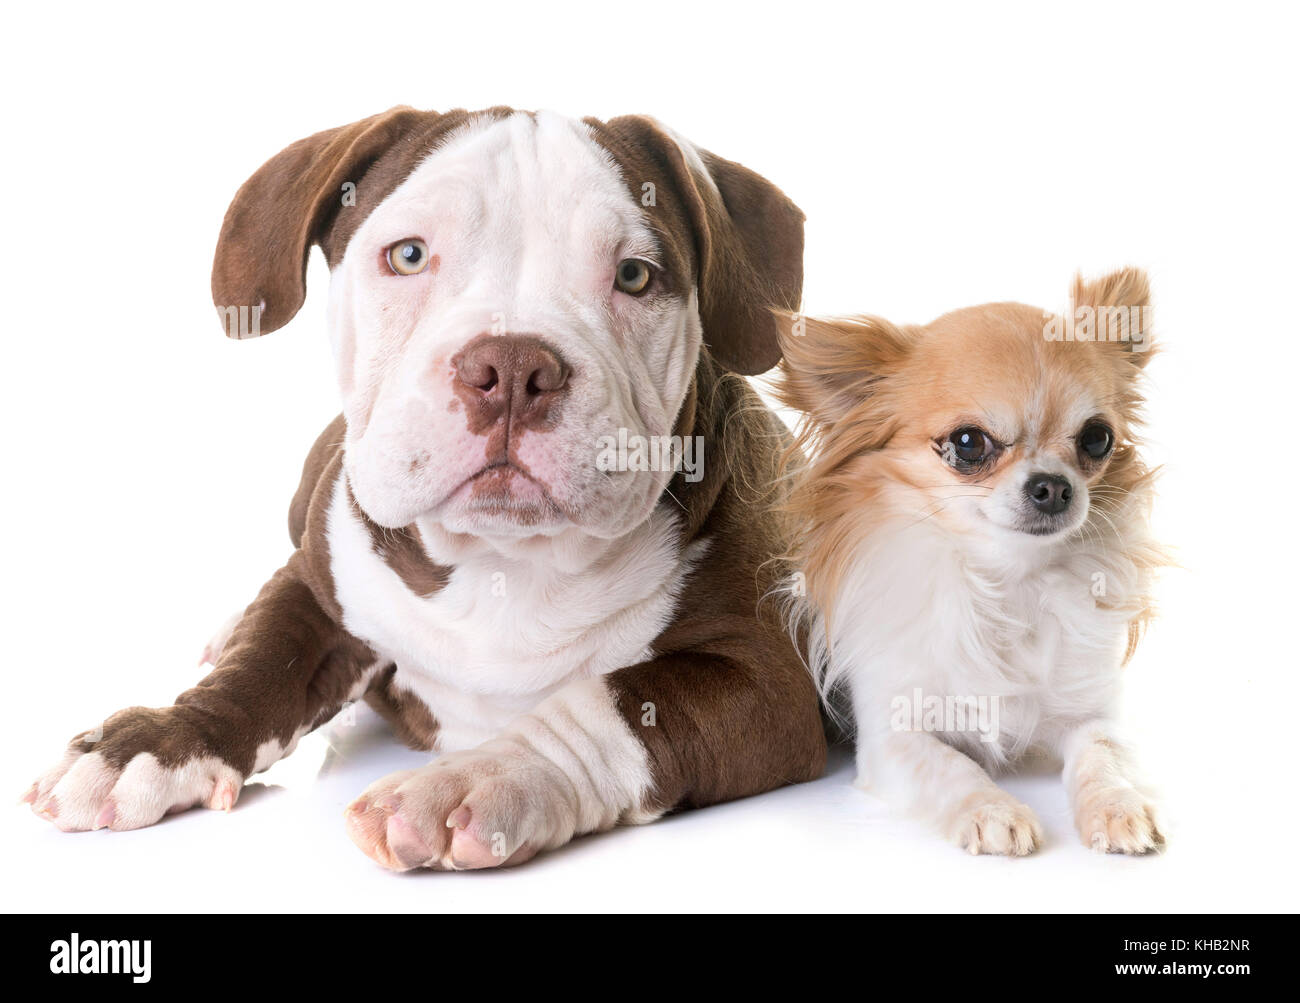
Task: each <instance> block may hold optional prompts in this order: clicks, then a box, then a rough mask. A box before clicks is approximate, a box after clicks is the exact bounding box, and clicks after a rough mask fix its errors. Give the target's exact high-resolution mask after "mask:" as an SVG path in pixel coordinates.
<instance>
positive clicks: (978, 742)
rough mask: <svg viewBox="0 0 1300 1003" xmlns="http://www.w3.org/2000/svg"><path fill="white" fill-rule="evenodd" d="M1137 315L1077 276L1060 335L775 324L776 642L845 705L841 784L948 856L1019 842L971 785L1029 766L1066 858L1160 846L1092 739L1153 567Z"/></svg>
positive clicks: (976, 324)
mask: <svg viewBox="0 0 1300 1003" xmlns="http://www.w3.org/2000/svg"><path fill="white" fill-rule="evenodd" d="M1148 300H1149V294H1148V282H1147V278H1146V275H1145V274H1144V273H1143V272H1141V271H1138V270H1136V269H1126V270H1124V271H1120V272H1116V273H1115V274H1113V275H1109V276H1107V277H1105V278H1103V279H1101V280H1099V281H1096V282H1092V283H1085V282H1084V281H1083V280H1082V279H1077V280H1076V282H1075V285H1074V290H1073V302H1072V304H1071V307H1070V309H1069V310H1068V311H1067V312H1066V314H1064V315H1062V316H1053V315H1051V314H1048V313H1045V312H1044V311H1042V310H1040V309H1036V308H1034V307H1029V306H1023V305H1021V304H1017V303H996V304H991V305H986V306H978V307H971V308H969V309H965V310H958V311H955V312H953V313H950V314H947V315H945V316H943V317H940V318H939V319H938V320H936V321H934V322H933V323H930V324H927V325H925V326H907V327H896V326H895V325H893V324H890V323H888V322H887V321H884V320H880V319H878V318H874V317H853V318H837V319H815V318H808V317H799V316H791V317H788V318H787V324H786V325H785V327H786V330H785V337H784V345H783V348H784V352H785V362H784V363H783V366H782V369H781V372H780V375H779V377H778V384H777V388H776V389H777V393H778V395H779V396H780V398H781V399H782V400H783V401H784V403H786V404H788V405H789V406H791V407H794V408H796V409H798V410H800V411H802V412H804V415H805V419H804V421H803V423H802V425H801V438H800V448H801V452H804V453H807V454H809V456H810V460H809V462H808V464H807V465H806V466H803V467H802V469H801V470H799V471H798V472H797V473H796V474H795V475H794V476H795V488H794V494H793V498H792V501H791V511H792V514H793V515H794V519H793V520H792V521H793V523H794V525H795V527H796V528H795V530H794V543H793V556H794V557H795V559H796V561H797V562H798V565H799V566H801V567H802V569H803V575H802V576H801V577H800V578H799V580H800V583H801V584H802V587H801V588H798V589H792V593H793V596H792V598H793V603H792V605H793V611H794V614H795V624H796V626H797V627H798V629H800V630H801V631H803V630H806V632H807V638H808V646H809V660H810V664H811V666H812V667H813V668H814V670H815V671H816V672H817V673H818V676H819V680H820V682H821V685H822V691H823V695H824V696H825V697H826V698H827V699H828V701H831V702H832V703H834V702H835V701H834V700H833V699H832V698H833V695H834V694H836V693H842V694H843V695H844V697H846V698H847V702H848V704H849V706H850V707H851V709H852V716H853V720H854V728H855V734H856V742H857V766H858V783H859V785H860V786H863V787H865V788H868V789H870V790H872V791H874V792H877V793H879V794H881V795H882V796H884V797H886V798H887V799H889V800H891V801H893V802H894V803H896V804H899V805H900V806H902V807H905V808H906V809H908V810H911V811H913V812H917V813H920V814H922V815H923V816H925V817H927V818H929V819H930V820H932V821H933V822H935V823H937V824H938V825H939V826H940V827H941V829H942V830H943V832H944V833H945V834H946V835H947V836H948V837H949V838H950V839H952V840H953V841H955V842H956V843H957V844H959V845H960V846H962V847H964V848H966V849H968V850H969V851H970V852H971V853H1001V854H1012V855H1022V854H1027V853H1030V852H1031V851H1033V850H1034V849H1035V848H1036V847H1037V846H1038V845H1039V844H1040V843H1041V841H1042V829H1041V827H1040V825H1039V822H1038V819H1037V818H1036V817H1035V816H1034V813H1033V812H1032V811H1031V810H1030V809H1029V808H1028V807H1027V806H1025V805H1024V804H1021V803H1020V802H1019V801H1017V800H1016V799H1015V798H1013V797H1011V795H1009V794H1007V793H1006V792H1005V791H1003V790H1001V789H1000V788H999V787H998V786H997V785H996V784H995V783H994V782H993V780H992V778H991V776H990V774H991V773H996V772H997V771H998V770H1000V769H1004V768H1006V767H1008V766H1010V765H1012V764H1013V763H1014V762H1015V761H1017V760H1018V759H1019V758H1020V757H1021V756H1022V755H1023V754H1024V753H1026V752H1028V751H1030V750H1031V749H1032V750H1048V751H1050V752H1053V753H1056V754H1059V756H1060V757H1061V758H1062V759H1063V761H1064V778H1065V783H1066V785H1067V787H1068V790H1069V793H1070V797H1071V801H1072V804H1073V809H1074V819H1075V824H1076V826H1077V828H1078V831H1079V834H1080V836H1081V837H1082V838H1083V842H1084V843H1085V844H1086V845H1088V846H1090V847H1093V848H1094V849H1097V850H1101V851H1109V852H1121V853H1145V852H1147V851H1150V850H1154V849H1156V848H1158V847H1159V846H1161V845H1162V844H1163V842H1164V837H1163V836H1162V835H1161V832H1160V829H1159V826H1158V824H1157V821H1156V815H1155V808H1154V805H1153V803H1152V801H1151V799H1150V797H1149V796H1148V795H1147V794H1146V793H1144V792H1143V790H1142V789H1141V788H1140V786H1139V783H1138V780H1137V777H1136V773H1135V768H1134V766H1133V763H1132V760H1131V757H1130V753H1129V751H1128V749H1127V748H1126V747H1125V745H1124V744H1123V743H1122V742H1121V741H1120V740H1119V739H1118V738H1117V737H1116V731H1115V726H1114V724H1113V717H1114V705H1115V700H1116V695H1117V689H1118V684H1119V678H1120V669H1121V666H1122V665H1123V664H1124V662H1125V661H1127V659H1128V657H1129V656H1130V655H1131V654H1132V652H1133V649H1134V646H1135V644H1136V643H1137V640H1138V637H1139V635H1140V633H1141V630H1142V628H1143V626H1144V624H1145V622H1146V620H1147V619H1148V618H1149V617H1150V615H1151V609H1152V607H1151V600H1150V594H1151V590H1152V584H1153V577H1154V573H1155V570H1156V568H1157V567H1158V566H1159V565H1161V564H1163V563H1165V561H1164V556H1163V553H1162V551H1161V548H1160V547H1159V546H1158V545H1157V544H1156V543H1155V541H1154V540H1153V539H1152V537H1151V535H1150V531H1149V528H1148V511H1149V508H1150V501H1151V480H1152V476H1151V472H1150V471H1149V470H1148V469H1147V467H1146V466H1145V465H1144V464H1143V462H1142V460H1141V459H1140V457H1139V456H1138V453H1137V449H1136V442H1135V425H1136V422H1137V418H1138V412H1139V409H1140V407H1141V404H1142V396H1141V393H1140V387H1139V382H1140V379H1139V378H1140V375H1141V372H1142V369H1143V367H1144V366H1145V364H1146V362H1147V360H1148V359H1149V358H1150V356H1151V351H1150V349H1151V342H1150V324H1149V320H1150V317H1149V314H1150V309H1149V303H1148ZM801 462H802V461H801Z"/></svg>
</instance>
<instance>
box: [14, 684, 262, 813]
mask: <svg viewBox="0 0 1300 1003" xmlns="http://www.w3.org/2000/svg"><path fill="white" fill-rule="evenodd" d="M243 783H244V778H243V776H242V775H241V774H240V773H239V772H238V771H236V770H235V769H234V768H233V767H231V766H230V765H228V764H227V763H226V762H224V761H223V760H221V759H220V758H218V757H217V756H216V755H214V754H213V753H212V752H211V751H210V750H208V749H207V747H206V746H205V744H204V742H203V740H202V738H201V736H200V734H199V732H198V731H197V729H195V728H193V727H191V726H190V725H189V723H188V722H187V721H186V720H185V718H184V717H183V716H182V715H181V713H180V712H179V709H178V708H174V707H167V708H161V709H151V708H147V707H130V708H128V709H126V710H124V711H119V712H118V713H116V714H114V715H113V716H112V717H110V718H109V719H108V720H107V721H105V722H104V724H103V726H102V728H100V729H96V730H95V731H92V732H83V733H82V734H80V735H78V736H77V737H76V738H74V739H73V740H72V742H71V744H70V745H69V746H68V751H67V752H66V753H65V754H64V756H63V759H62V761H61V762H60V763H59V764H58V765H57V766H55V767H54V768H53V769H51V770H49V771H47V772H46V773H45V774H44V775H43V776H42V777H41V778H40V779H39V780H37V781H36V782H35V783H34V784H32V785H31V787H29V788H28V789H27V793H26V794H25V795H24V796H23V801H25V802H27V803H28V804H30V805H31V806H32V810H33V811H34V812H36V814H38V815H40V816H41V817H42V818H46V819H48V820H49V821H51V822H53V823H54V825H55V826H56V827H58V828H59V829H62V830H63V831H64V832H76V831H80V830H84V829H105V828H107V829H116V830H123V829H139V828H141V827H143V826H146V825H153V824H154V823H155V822H157V821H158V820H159V819H161V818H162V817H163V816H164V815H167V814H170V813H172V812H176V811H182V810H184V809H186V808H192V807H194V806H195V805H200V804H201V805H205V806H206V807H208V808H216V809H222V810H225V811H229V810H230V809H231V808H232V807H234V804H235V799H236V798H238V797H239V790H240V788H241V787H242V786H243Z"/></svg>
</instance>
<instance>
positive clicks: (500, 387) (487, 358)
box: [451, 335, 570, 432]
mask: <svg viewBox="0 0 1300 1003" xmlns="http://www.w3.org/2000/svg"><path fill="white" fill-rule="evenodd" d="M451 361H452V366H453V368H454V371H455V390H456V393H457V395H458V396H459V397H460V398H461V400H462V401H464V403H465V405H466V408H467V410H468V412H469V416H470V424H471V430H472V431H480V432H481V431H486V430H487V429H488V428H490V427H492V426H494V425H497V424H504V425H506V426H508V427H509V428H510V429H511V430H513V431H521V430H523V429H527V428H534V429H543V428H546V427H547V426H548V425H549V424H550V419H551V418H553V417H554V412H555V410H556V408H557V405H558V403H559V402H560V400H561V399H562V398H563V397H564V396H565V395H566V394H567V393H568V391H569V377H570V372H569V367H568V366H567V365H565V363H564V361H563V360H562V359H561V358H560V356H559V353H558V352H556V351H555V350H554V349H553V348H551V346H550V345H548V344H547V343H546V342H544V341H543V340H542V339H540V338H536V337H533V336H531V335H479V336H478V337H477V338H474V339H473V340H472V341H471V342H470V343H469V344H468V345H466V346H465V348H464V349H463V350H462V351H460V352H459V353H458V354H457V355H456V356H454V357H453V358H452V360H451ZM475 426H477V428H476V427H475Z"/></svg>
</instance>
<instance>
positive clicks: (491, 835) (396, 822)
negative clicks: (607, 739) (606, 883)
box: [345, 741, 577, 871]
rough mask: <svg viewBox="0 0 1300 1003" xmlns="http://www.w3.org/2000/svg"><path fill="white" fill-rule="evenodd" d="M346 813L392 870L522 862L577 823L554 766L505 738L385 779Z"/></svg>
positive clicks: (369, 850) (355, 837) (351, 831)
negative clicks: (515, 746)
mask: <svg viewBox="0 0 1300 1003" xmlns="http://www.w3.org/2000/svg"><path fill="white" fill-rule="evenodd" d="M345 817H346V819H347V827H348V835H349V836H351V837H352V841H353V842H354V843H356V844H357V846H358V847H360V848H361V850H362V851H363V852H365V854H366V855H367V856H369V857H371V858H372V859H373V860H374V861H375V862H376V863H379V864H381V865H383V866H384V867H387V868H389V869H390V870H394V871H406V870H410V869H412V868H415V867H429V868H433V869H435V870H451V871H459V870H469V869H474V868H481V867H499V866H501V865H511V864H521V863H523V862H524V861H526V860H528V859H530V858H531V857H532V856H533V855H534V854H536V853H537V852H538V851H540V850H546V849H551V848H553V847H556V846H559V845H561V844H562V843H566V842H568V841H569V839H571V838H572V837H573V833H574V828H575V826H576V822H577V818H576V811H575V809H574V805H573V804H572V800H571V799H570V798H568V797H566V796H565V788H564V785H563V784H562V783H559V782H557V777H556V774H555V770H554V768H553V767H551V766H550V765H549V764H548V763H546V761H545V760H543V759H542V758H541V757H540V756H538V755H536V754H535V753H529V752H525V751H523V750H522V749H518V748H512V747H511V746H510V744H509V743H508V742H503V741H497V742H493V743H489V744H488V745H486V746H483V747H480V748H478V749H473V750H468V751H465V752H453V753H448V754H447V755H445V756H442V757H441V758H439V759H437V760H436V761H434V762H433V763H431V764H430V765H429V766H426V767H424V768H423V769H420V770H408V771H406V772H403V773H394V774H392V775H390V776H387V777H384V778H383V779H382V780H378V781H376V782H375V783H373V784H371V785H370V787H368V788H367V789H366V790H365V792H363V793H362V795H361V797H359V798H357V800H356V801H354V802H352V804H350V805H349V806H348V809H347V812H346V813H345Z"/></svg>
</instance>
